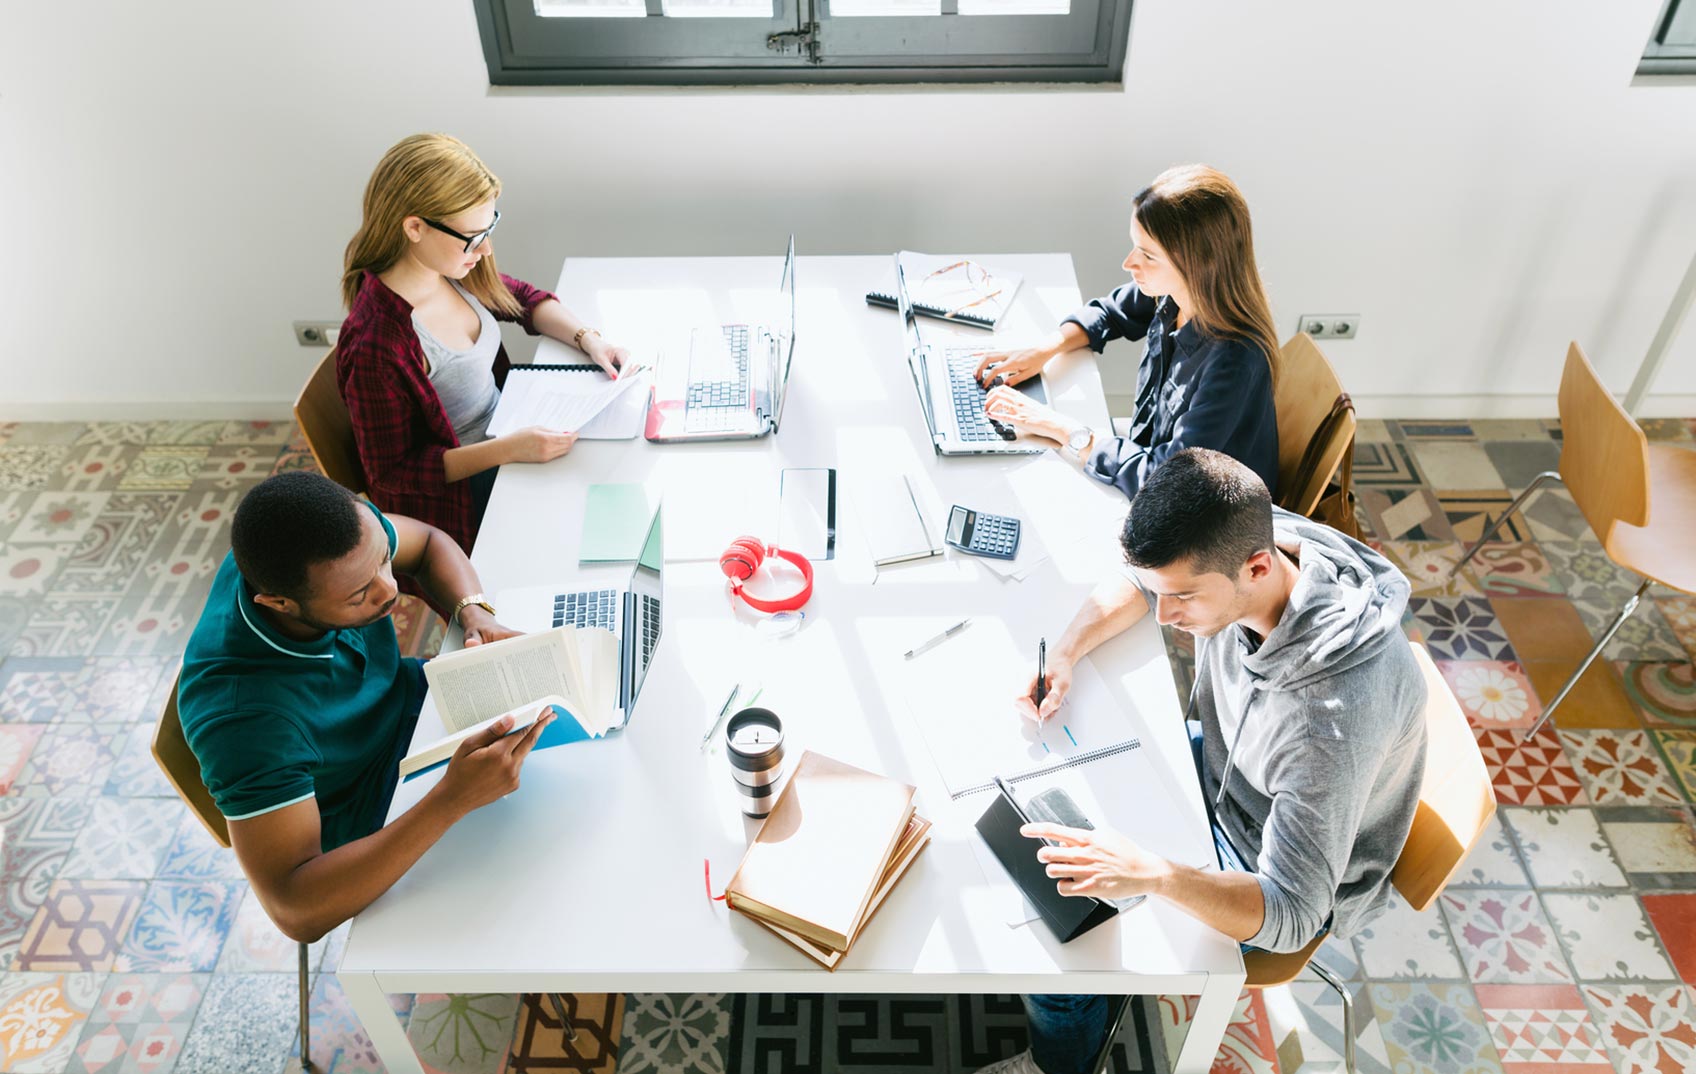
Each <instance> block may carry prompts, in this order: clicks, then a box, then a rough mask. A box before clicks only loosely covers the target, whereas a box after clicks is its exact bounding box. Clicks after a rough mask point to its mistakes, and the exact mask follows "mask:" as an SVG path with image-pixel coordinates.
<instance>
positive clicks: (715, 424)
mask: <svg viewBox="0 0 1696 1074" xmlns="http://www.w3.org/2000/svg"><path fill="white" fill-rule="evenodd" d="M724 346H725V349H726V350H727V351H729V352H730V357H731V359H732V360H733V361H734V362H735V363H736V376H735V377H734V378H733V379H729V380H699V381H697V380H691V381H690V384H689V396H688V398H687V399H686V400H685V402H684V406H683V413H684V421H685V428H687V429H688V430H689V431H690V432H710V431H713V430H717V429H729V428H732V427H734V426H736V425H740V424H742V423H745V422H746V421H747V413H748V402H749V398H750V395H749V391H748V326H747V325H744V324H727V325H725V326H724Z"/></svg>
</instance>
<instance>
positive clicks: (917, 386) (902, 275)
mask: <svg viewBox="0 0 1696 1074" xmlns="http://www.w3.org/2000/svg"><path fill="white" fill-rule="evenodd" d="M895 305H896V311H897V312H898V313H899V314H900V317H901V334H902V345H903V347H904V348H905V349H906V351H907V368H908V370H909V371H910V372H911V373H912V374H913V390H914V391H916V392H918V393H919V406H920V408H921V409H923V410H924V413H925V426H926V427H927V428H928V429H929V430H930V432H931V434H932V435H935V433H936V419H935V417H934V416H933V411H932V410H931V398H930V378H928V377H926V376H925V371H924V361H925V355H924V341H923V340H921V339H920V338H919V315H918V313H917V312H916V311H914V309H913V300H912V299H911V298H910V297H908V294H907V273H906V270H904V269H903V268H902V267H901V255H900V254H896V255H895Z"/></svg>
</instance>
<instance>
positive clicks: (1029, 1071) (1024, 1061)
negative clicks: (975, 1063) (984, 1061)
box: [977, 1048, 1042, 1074]
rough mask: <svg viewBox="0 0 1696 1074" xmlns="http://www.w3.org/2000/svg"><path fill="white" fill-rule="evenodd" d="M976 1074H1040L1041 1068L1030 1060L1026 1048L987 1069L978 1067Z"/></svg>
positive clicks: (1028, 1050) (1028, 1051)
mask: <svg viewBox="0 0 1696 1074" xmlns="http://www.w3.org/2000/svg"><path fill="white" fill-rule="evenodd" d="M977 1074H1042V1068H1041V1067H1039V1066H1037V1065H1036V1060H1035V1059H1032V1058H1031V1050H1030V1049H1029V1048H1026V1049H1025V1050H1024V1051H1022V1052H1020V1053H1019V1054H1018V1055H1015V1056H1012V1057H1011V1058H1008V1059H1003V1060H1001V1061H1000V1062H998V1063H991V1064H989V1065H988V1066H987V1067H979V1068H978V1071H977Z"/></svg>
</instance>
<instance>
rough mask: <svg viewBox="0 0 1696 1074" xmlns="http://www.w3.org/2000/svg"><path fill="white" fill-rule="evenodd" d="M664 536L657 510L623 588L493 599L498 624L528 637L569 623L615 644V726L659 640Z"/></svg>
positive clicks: (535, 589) (525, 592) (530, 592)
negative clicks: (603, 633)
mask: <svg viewBox="0 0 1696 1074" xmlns="http://www.w3.org/2000/svg"><path fill="white" fill-rule="evenodd" d="M664 582H665V532H664V527H663V526H662V525H661V522H660V510H659V509H658V508H656V509H655V510H654V517H653V520H652V521H651V522H649V523H648V535H647V537H646V538H645V539H644V540H643V542H642V551H641V553H640V555H639V556H638V557H637V559H636V563H635V566H634V567H633V568H632V570H631V572H630V581H629V583H628V584H626V585H625V587H624V588H623V589H587V590H579V589H575V588H574V587H573V586H571V585H570V584H569V583H566V584H560V585H545V586H526V587H524V588H521V589H508V590H505V591H503V592H500V593H497V594H496V595H495V607H496V608H497V609H498V610H499V614H500V620H501V622H502V623H504V624H506V625H507V626H509V627H511V628H513V629H514V630H522V631H524V632H525V633H527V634H533V633H536V632H537V631H542V630H551V629H553V628H554V627H558V626H564V625H566V624H567V623H569V624H571V625H572V626H579V627H591V626H593V627H602V628H604V629H606V630H610V631H612V633H613V636H614V637H616V638H617V639H618V671H619V675H618V721H617V726H618V727H620V728H622V727H625V726H628V725H629V722H630V713H631V710H633V709H634V708H635V707H636V695H637V694H638V693H640V692H641V689H642V681H643V680H644V679H646V678H647V676H648V666H649V665H650V664H652V663H653V659H654V650H655V649H657V648H658V646H659V641H660V627H661V625H662V618H661V606H662V602H663V598H664V595H665V584H664Z"/></svg>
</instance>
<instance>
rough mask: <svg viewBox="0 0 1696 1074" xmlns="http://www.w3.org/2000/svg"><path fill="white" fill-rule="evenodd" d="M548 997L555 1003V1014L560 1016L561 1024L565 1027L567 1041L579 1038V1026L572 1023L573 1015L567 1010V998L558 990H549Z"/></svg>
mask: <svg viewBox="0 0 1696 1074" xmlns="http://www.w3.org/2000/svg"><path fill="white" fill-rule="evenodd" d="M548 999H549V1001H550V1002H552V1003H553V1008H554V1014H556V1015H558V1016H559V1024H560V1025H561V1026H563V1027H564V1028H565V1041H566V1043H568V1044H569V1043H570V1042H571V1041H574V1040H576V1039H577V1027H576V1026H574V1025H572V1024H571V1015H569V1014H567V1013H566V1012H565V1000H563V999H561V998H560V996H559V993H558V992H549V993H548Z"/></svg>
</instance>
